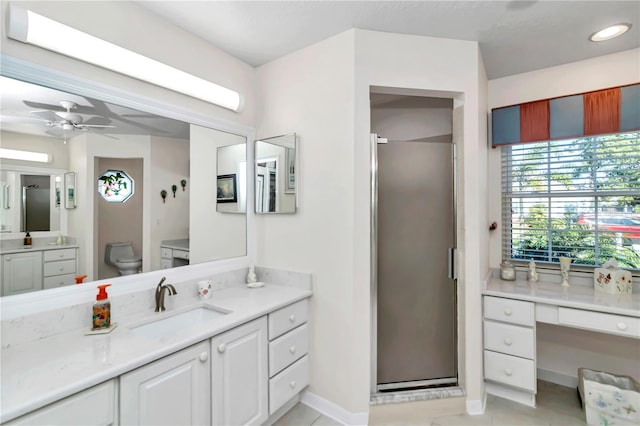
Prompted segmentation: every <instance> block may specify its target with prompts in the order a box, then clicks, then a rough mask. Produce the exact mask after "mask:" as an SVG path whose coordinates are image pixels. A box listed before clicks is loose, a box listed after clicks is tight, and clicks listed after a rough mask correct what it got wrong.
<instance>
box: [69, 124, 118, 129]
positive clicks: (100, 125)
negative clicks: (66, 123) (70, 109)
mask: <svg viewBox="0 0 640 426" xmlns="http://www.w3.org/2000/svg"><path fill="white" fill-rule="evenodd" d="M74 126H76V127H82V128H84V127H87V128H93V129H109V128H112V129H115V128H116V127H117V126H109V125H106V124H74Z"/></svg>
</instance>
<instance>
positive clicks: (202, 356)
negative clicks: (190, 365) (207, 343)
mask: <svg viewBox="0 0 640 426" xmlns="http://www.w3.org/2000/svg"><path fill="white" fill-rule="evenodd" d="M199 358H200V361H202V362H205V361H206V360H208V359H209V352H202V353H201V354H200V357H199Z"/></svg>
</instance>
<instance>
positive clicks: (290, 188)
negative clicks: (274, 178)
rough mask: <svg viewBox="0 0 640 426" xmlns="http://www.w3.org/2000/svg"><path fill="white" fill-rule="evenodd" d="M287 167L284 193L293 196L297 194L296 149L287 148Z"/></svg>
mask: <svg viewBox="0 0 640 426" xmlns="http://www.w3.org/2000/svg"><path fill="white" fill-rule="evenodd" d="M286 157H287V158H286V159H285V165H286V167H287V172H286V173H285V185H284V192H285V193H287V194H291V193H294V192H296V150H295V148H286Z"/></svg>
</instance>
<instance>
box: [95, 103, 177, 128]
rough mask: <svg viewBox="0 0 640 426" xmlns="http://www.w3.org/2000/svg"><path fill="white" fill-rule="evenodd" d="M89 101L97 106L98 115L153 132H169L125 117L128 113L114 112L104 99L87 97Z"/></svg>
mask: <svg viewBox="0 0 640 426" xmlns="http://www.w3.org/2000/svg"><path fill="white" fill-rule="evenodd" d="M87 101H89V103H91V105H93V106H94V107H95V110H96V115H101V116H103V117H108V118H112V119H114V120H118V121H122V122H123V123H126V124H129V125H132V126H135V127H139V128H141V129H145V130H148V131H151V132H159V133H168V132H166V131H164V130H162V129H157V128H155V127H152V126H147V125H146V124H142V123H138V122H136V121H133V120H128V119H127V118H125V117H124V116H125V115H126V114H122V115H118V114H116V113H114V112H113V111H111V110H110V109H109V107H108V106H107V105H106V104H105V103H104V102H102V101H98V100H96V99H87Z"/></svg>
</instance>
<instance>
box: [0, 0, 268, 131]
mask: <svg viewBox="0 0 640 426" xmlns="http://www.w3.org/2000/svg"><path fill="white" fill-rule="evenodd" d="M14 3H17V5H18V6H20V7H22V8H24V9H29V10H32V11H34V12H36V13H39V14H42V15H44V16H46V17H48V18H51V19H54V20H56V21H59V22H61V23H63V24H66V25H69V26H71V27H74V28H76V29H78V30H81V31H85V32H87V33H89V34H91V35H94V36H96V37H100V38H102V39H104V40H107V41H109V42H111V43H114V44H116V45H119V46H121V47H124V48H127V49H130V50H133V51H135V52H137V53H140V54H143V55H145V56H148V57H150V58H153V59H155V60H158V61H160V62H163V63H165V64H167V65H171V66H173V67H175V68H178V69H180V70H182V71H185V72H188V73H191V74H194V75H196V76H198V77H201V78H203V79H205V80H209V81H212V82H214V83H217V84H220V85H222V86H224V87H227V88H229V89H232V90H236V91H238V92H240V93H241V94H242V95H243V96H244V98H245V109H244V111H242V112H241V113H234V112H232V111H229V110H226V109H224V108H221V107H218V106H215V105H212V104H209V103H206V102H204V101H200V100H197V99H194V98H190V97H188V96H185V95H181V94H178V93H175V92H172V91H170V90H166V89H162V88H159V87H156V86H153V85H151V84H148V83H144V82H141V81H139V80H135V79H132V78H130V77H125V76H122V75H120V74H117V73H114V72H111V71H107V70H104V69H102V68H98V67H96V66H93V65H89V64H87V63H84V62H80V61H77V60H75V59H71V58H69V57H66V56H61V55H59V54H56V53H53V52H50V51H47V50H45V49H41V48H39V47H35V46H31V45H28V44H24V43H21V42H18V41H15V40H12V39H9V38H7V35H6V32H7V26H6V25H2V26H1V31H2V35H1V38H0V51H1V52H2V53H3V54H6V55H10V56H12V57H15V58H19V59H23V60H25V61H29V62H32V63H35V64H40V65H43V66H46V67H49V68H52V69H54V70H58V71H62V72H65V73H69V74H72V75H76V76H79V77H83V78H86V79H88V80H91V81H96V82H100V83H104V84H107V85H110V86H113V87H116V88H119V89H121V90H125V91H128V92H131V93H134V94H137V95H140V96H146V97H149V98H151V99H155V100H159V101H162V102H166V103H167V104H170V105H175V106H176V107H179V108H183V109H188V110H192V111H195V112H198V113H201V114H204V115H208V116H215V117H218V118H220V119H221V120H226V121H231V122H236V123H240V124H244V125H249V126H253V124H254V121H255V105H256V103H255V96H254V69H253V67H251V66H250V65H247V64H245V63H244V62H241V61H240V60H238V59H236V58H234V57H232V56H231V55H229V54H227V53H225V52H223V51H222V50H221V49H219V48H217V47H215V46H213V45H211V44H209V43H207V42H205V41H204V40H202V39H200V38H198V37H196V36H194V35H192V34H189V33H187V32H186V31H184V30H181V29H179V28H177V27H175V26H173V25H171V24H169V23H167V22H166V21H164V20H163V19H162V18H160V17H159V16H157V15H154V14H153V13H151V12H149V11H147V10H145V9H143V8H141V7H140V6H138V5H137V4H135V3H133V2H127V1H19V2H14ZM8 4H9V2H8V1H6V0H1V1H0V6H1V7H0V22H3V23H5V22H7V20H6V19H7V16H6V15H7V8H8Z"/></svg>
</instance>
